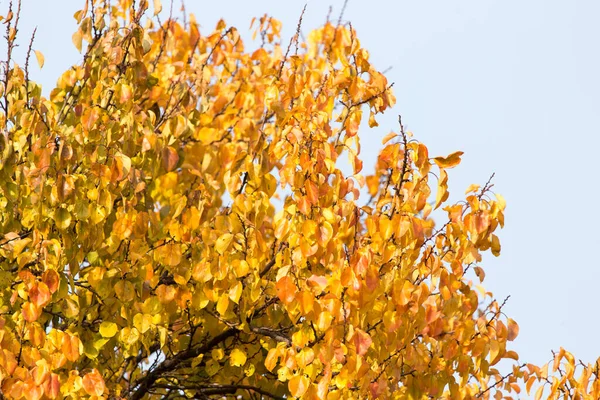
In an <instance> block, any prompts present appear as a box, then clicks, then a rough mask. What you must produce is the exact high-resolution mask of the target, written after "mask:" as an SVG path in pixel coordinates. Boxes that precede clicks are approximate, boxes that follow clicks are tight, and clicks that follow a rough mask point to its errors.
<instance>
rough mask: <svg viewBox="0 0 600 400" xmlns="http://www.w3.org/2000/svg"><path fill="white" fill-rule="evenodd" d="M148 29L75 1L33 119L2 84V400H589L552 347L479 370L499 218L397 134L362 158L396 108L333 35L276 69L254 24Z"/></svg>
mask: <svg viewBox="0 0 600 400" xmlns="http://www.w3.org/2000/svg"><path fill="white" fill-rule="evenodd" d="M92 3H93V4H92ZM91 5H93V7H91ZM152 6H153V7H152ZM92 9H93V10H92ZM161 10H162V4H161V1H154V4H150V2H148V1H142V2H130V1H125V2H118V4H113V5H111V6H110V7H108V6H107V5H106V4H104V3H103V2H96V1H95V2H85V8H84V9H83V10H80V11H78V12H77V13H76V14H75V19H76V20H77V23H78V28H77V32H76V33H75V34H74V35H73V42H74V43H75V46H76V47H77V48H78V49H79V50H80V51H85V52H86V53H85V56H84V57H83V59H82V63H81V64H80V65H77V66H74V67H72V68H70V69H69V70H67V71H66V72H65V73H64V74H63V75H62V76H60V77H59V79H58V82H57V85H56V87H55V88H54V89H52V90H49V91H48V93H50V95H49V98H44V97H43V96H42V90H41V89H40V87H39V86H38V85H36V84H35V83H34V82H33V81H32V80H29V81H28V83H27V82H26V81H27V79H29V78H30V77H31V76H32V75H31V71H23V70H21V69H20V68H19V67H18V66H17V64H16V63H15V62H13V61H11V62H6V63H5V64H6V65H7V66H9V67H8V70H9V72H10V73H9V74H8V76H5V77H4V78H6V79H3V80H2V81H3V82H7V84H5V85H0V100H4V101H0V103H2V104H7V106H6V107H7V109H3V110H0V117H1V118H0V124H2V123H3V124H4V125H3V129H2V130H0V131H1V132H2V134H1V135H0V179H1V180H2V185H0V187H1V188H2V190H0V205H1V206H2V207H0V222H1V223H2V226H3V228H4V233H3V239H2V243H0V289H1V290H0V314H1V315H0V349H1V353H0V372H1V373H0V380H1V381H2V382H0V384H1V385H2V394H3V395H4V397H6V398H22V397H23V396H29V398H35V399H37V398H46V397H48V398H62V397H68V398H86V397H90V398H126V399H127V398H134V399H142V398H149V399H150V398H163V397H168V396H169V393H171V394H177V395H183V396H186V397H190V398H192V397H197V398H204V397H207V398H208V397H214V398H217V397H218V398H221V397H224V396H225V397H227V396H230V397H248V396H250V395H254V396H262V397H265V398H266V397H270V398H309V399H312V398H319V399H326V398H331V399H342V398H343V399H346V398H348V399H353V398H382V399H386V398H415V399H416V398H478V397H481V398H488V397H490V398H492V397H494V398H499V397H505V398H509V396H511V395H513V397H515V396H514V393H519V391H520V390H521V386H525V389H527V391H533V390H534V388H535V389H537V387H535V384H536V383H537V384H545V385H546V387H548V388H547V389H546V392H545V393H546V394H548V393H550V394H549V396H555V395H557V394H558V393H563V392H561V390H563V389H564V388H566V384H567V383H568V384H569V385H571V386H570V387H571V388H572V389H571V390H572V391H573V393H575V392H577V393H581V394H583V393H585V394H586V395H590V396H592V397H591V398H598V397H599V396H598V394H599V393H598V391H599V390H600V389H592V385H590V384H589V383H590V382H591V381H592V380H593V378H592V375H593V373H592V371H593V369H592V368H593V367H592V366H585V365H582V364H576V363H575V359H574V357H573V356H572V355H571V354H570V353H568V352H566V351H563V350H561V351H560V352H557V353H556V354H555V357H554V360H553V363H552V370H551V371H549V369H548V368H538V367H535V366H533V365H532V364H527V365H526V366H523V365H521V366H520V365H515V367H514V368H513V370H512V373H510V371H508V372H509V374H508V375H505V374H504V373H503V372H502V373H501V372H500V369H502V368H500V366H502V367H503V366H504V364H505V363H504V362H502V361H503V360H504V361H506V360H507V359H508V360H513V361H519V356H518V354H517V353H516V352H514V351H513V350H511V349H510V341H512V340H515V339H516V338H517V335H518V331H519V328H518V325H517V323H516V322H514V320H512V319H510V318H509V317H507V316H506V315H505V310H504V309H503V307H504V304H503V303H499V302H498V301H497V300H495V299H494V298H493V296H492V294H491V293H489V292H487V291H486V290H485V288H483V287H482V286H481V285H478V284H477V282H479V283H481V282H483V281H484V278H485V276H486V271H485V270H484V266H483V259H484V254H485V252H488V251H489V252H491V253H492V254H494V255H499V254H500V251H501V245H500V239H499V235H498V229H499V228H501V227H503V225H504V210H505V207H506V203H505V201H504V199H503V198H502V196H500V195H497V194H496V195H493V193H492V192H491V190H490V189H491V186H492V184H491V181H490V182H488V183H487V184H485V185H483V186H481V185H471V186H470V187H469V188H468V189H467V193H466V194H465V198H464V200H459V201H458V202H456V203H454V204H452V203H449V201H448V199H449V187H450V181H451V179H452V174H451V173H449V171H451V170H450V169H451V168H453V167H455V166H457V165H458V164H459V163H460V159H461V156H462V152H456V153H452V154H450V155H449V156H447V157H433V158H431V157H430V155H429V150H428V149H427V147H426V146H425V144H423V143H420V142H418V141H417V140H416V139H414V138H413V136H412V133H411V132H407V131H405V130H404V127H403V125H402V123H401V121H400V120H399V121H398V122H399V124H398V126H396V127H393V126H392V127H390V126H388V127H384V128H383V129H392V132H390V133H389V134H388V135H386V136H385V137H384V139H383V148H382V149H381V151H380V153H379V154H378V157H377V159H376V160H371V161H375V162H374V163H373V162H371V161H369V160H365V159H364V158H363V156H362V154H361V145H362V143H361V140H362V141H364V140H365V137H368V136H365V135H369V134H370V133H369V132H367V131H365V132H364V133H363V132H362V129H363V127H364V128H366V124H364V123H363V122H366V121H364V119H363V118H365V119H366V118H367V113H368V126H369V127H377V126H378V124H382V121H383V119H379V122H378V116H379V114H380V113H381V112H384V111H385V110H386V109H388V108H389V107H390V106H392V105H393V104H394V102H395V99H394V96H393V94H392V92H391V90H390V84H389V83H388V81H387V79H386V78H385V77H384V76H383V74H381V73H380V72H378V71H377V70H376V69H375V67H374V66H373V65H372V64H371V61H370V59H369V53H368V52H367V50H366V49H364V48H362V47H361V45H360V42H359V39H358V34H357V32H356V31H355V30H354V29H352V27H351V26H350V25H340V26H336V25H334V24H332V23H326V24H325V25H323V26H322V27H320V28H318V29H315V30H313V31H312V32H308V33H307V35H306V39H304V37H303V35H301V34H298V36H297V37H296V38H294V39H293V41H292V44H291V46H290V51H289V52H286V51H285V48H282V47H281V45H280V44H279V41H280V39H281V38H280V37H279V35H280V32H281V29H282V27H281V24H280V23H279V22H278V21H276V20H274V19H273V18H270V17H268V16H263V17H261V18H259V19H257V20H256V24H255V26H256V29H257V37H260V43H255V44H256V45H255V44H251V45H250V46H248V48H251V49H252V50H250V51H248V50H246V47H245V46H246V44H245V43H243V41H242V36H243V35H241V36H240V33H239V32H238V31H237V30H236V29H235V28H233V27H231V28H229V27H228V26H227V25H226V23H225V22H224V21H219V23H218V24H217V27H216V29H215V30H214V31H212V32H211V31H203V32H201V31H200V26H199V24H198V22H197V21H196V20H195V18H193V17H192V16H186V19H184V20H183V21H185V22H179V21H178V20H176V19H170V18H169V19H165V20H163V19H162V17H161V19H160V20H159V19H158V18H157V16H158V15H160V13H161ZM92 12H93V13H94V14H93V16H92V14H91V13H92ZM188 17H189V18H188ZM7 19H9V20H10V18H7ZM12 20H13V21H14V17H13V19H12ZM302 28H304V27H302ZM14 32H16V30H15V29H14V26H11V28H10V29H9V40H10V37H11V36H13V35H14ZM259 34H260V36H259ZM296 40H297V43H295V41H296ZM84 44H86V46H87V48H85V47H86V46H84ZM296 45H297V46H296ZM296 48H297V49H296ZM35 55H36V57H37V58H38V62H39V64H40V65H41V64H43V56H41V53H37V52H36V53H35ZM4 61H6V60H4ZM3 65H4V64H3ZM27 72H29V77H27V75H26V73H27ZM26 78H27V79H26ZM26 83H27V85H28V86H27V87H25V84H26ZM3 113H8V117H7V116H6V115H4V114H3ZM2 121H4V122H2ZM342 163H345V164H347V166H348V167H349V169H346V168H345V166H342V165H341V164H342ZM373 164H374V169H373ZM363 174H365V175H363ZM434 192H435V193H434ZM438 208H439V209H441V210H443V212H441V211H437V212H436V211H434V209H438ZM434 219H435V220H434ZM474 282H476V283H474ZM559 371H562V373H563V374H564V375H562V376H561V375H560V372H559ZM580 372H581V373H580ZM553 374H554V375H553ZM557 374H558V375H557ZM550 382H552V383H550ZM593 390H596V391H595V392H593Z"/></svg>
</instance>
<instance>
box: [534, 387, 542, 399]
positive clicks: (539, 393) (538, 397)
mask: <svg viewBox="0 0 600 400" xmlns="http://www.w3.org/2000/svg"><path fill="white" fill-rule="evenodd" d="M543 394H544V386H540V387H539V388H538V390H537V391H536V392H535V400H540V399H541V398H542V395H543Z"/></svg>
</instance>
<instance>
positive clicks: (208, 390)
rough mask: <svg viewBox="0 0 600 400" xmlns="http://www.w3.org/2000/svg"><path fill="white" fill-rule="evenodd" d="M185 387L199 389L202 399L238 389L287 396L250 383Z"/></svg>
mask: <svg viewBox="0 0 600 400" xmlns="http://www.w3.org/2000/svg"><path fill="white" fill-rule="evenodd" d="M156 387H157V388H162V389H176V388H175V387H173V386H171V385H156ZM184 388H185V389H191V390H197V391H198V392H200V394H201V395H202V396H201V397H199V398H201V399H204V398H205V396H210V395H214V394H235V393H236V392H237V391H238V390H248V391H252V392H256V393H258V394H260V395H263V396H266V397H269V398H271V399H274V400H285V397H280V396H276V395H274V394H273V393H270V392H267V391H266V390H264V389H261V388H258V387H256V386H250V385H221V384H217V383H214V384H210V385H185V386H184Z"/></svg>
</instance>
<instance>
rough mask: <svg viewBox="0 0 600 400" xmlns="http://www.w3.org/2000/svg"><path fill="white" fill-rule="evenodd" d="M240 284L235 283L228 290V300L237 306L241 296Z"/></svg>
mask: <svg viewBox="0 0 600 400" xmlns="http://www.w3.org/2000/svg"><path fill="white" fill-rule="evenodd" d="M242 288H243V286H242V282H239V281H238V282H237V283H236V284H235V285H233V287H232V288H231V289H229V298H230V299H231V301H233V302H234V303H235V304H238V302H239V301H240V297H241V296H242Z"/></svg>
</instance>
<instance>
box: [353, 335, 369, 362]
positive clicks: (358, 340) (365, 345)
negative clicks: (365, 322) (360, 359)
mask: <svg viewBox="0 0 600 400" xmlns="http://www.w3.org/2000/svg"><path fill="white" fill-rule="evenodd" d="M372 343H373V339H371V336H369V334H368V333H367V332H365V331H362V330H360V329H357V330H356V331H355V332H354V345H355V346H356V352H357V353H358V355H360V356H364V355H365V354H367V351H368V350H369V347H371V344H372Z"/></svg>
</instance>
